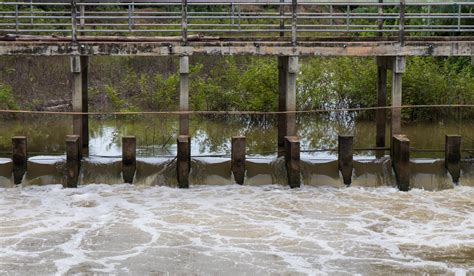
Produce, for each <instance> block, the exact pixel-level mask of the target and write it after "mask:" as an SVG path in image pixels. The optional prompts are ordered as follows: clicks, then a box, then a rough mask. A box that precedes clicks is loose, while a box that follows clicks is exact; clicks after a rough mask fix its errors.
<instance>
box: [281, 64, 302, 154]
mask: <svg viewBox="0 0 474 276" xmlns="http://www.w3.org/2000/svg"><path fill="white" fill-rule="evenodd" d="M297 75H298V57H297V56H282V57H278V81H279V100H278V110H279V111H284V112H286V111H296V78H297ZM295 135H296V114H295V113H283V114H279V115H278V156H283V153H284V150H285V141H284V140H285V139H284V137H285V136H295Z"/></svg>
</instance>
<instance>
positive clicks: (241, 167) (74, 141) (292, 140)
mask: <svg viewBox="0 0 474 276" xmlns="http://www.w3.org/2000/svg"><path fill="white" fill-rule="evenodd" d="M65 142H66V164H65V171H64V172H65V179H64V186H65V187H69V188H75V187H77V184H78V182H79V175H80V169H81V159H82V157H83V156H82V151H81V139H80V137H79V136H78V135H67V136H66V139H65ZM392 144H393V149H392V156H391V160H392V167H393V170H394V172H395V177H396V180H397V185H398V187H399V189H400V190H402V191H408V190H409V188H410V141H409V139H408V138H407V137H406V136H404V135H394V136H393V139H392ZM177 145H178V152H177V161H176V177H177V184H178V187H180V188H188V187H189V182H190V181H189V174H190V171H191V139H190V137H189V136H188V135H180V136H178V139H177ZM231 145H232V146H231V165H230V170H231V172H232V175H233V177H234V180H235V182H236V183H237V184H244V181H245V175H246V167H245V162H246V143H245V137H244V136H235V137H232V143H231ZM283 151H284V152H285V156H284V160H285V167H286V173H287V180H288V185H289V186H290V187H291V188H298V187H300V185H301V164H300V163H301V161H300V142H299V140H298V137H296V136H285V137H284V148H283ZM136 152H137V151H136V138H135V137H134V136H124V137H122V177H123V181H124V182H125V183H133V181H134V178H135V175H136V170H137V159H136ZM12 163H13V170H12V172H13V180H14V183H15V184H21V183H22V180H23V177H24V175H25V173H26V170H27V164H28V153H27V139H26V137H25V136H15V137H13V138H12ZM338 167H339V171H340V174H341V177H342V180H343V183H344V184H346V185H348V186H349V185H351V183H352V175H353V170H354V166H353V136H342V135H340V136H339V137H338ZM445 167H446V170H447V172H448V173H449V174H450V175H451V177H452V179H453V182H454V183H458V182H459V177H460V172H461V136H459V135H446V140H445Z"/></svg>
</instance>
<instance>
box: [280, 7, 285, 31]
mask: <svg viewBox="0 0 474 276" xmlns="http://www.w3.org/2000/svg"><path fill="white" fill-rule="evenodd" d="M279 11H280V36H281V37H283V36H285V19H284V18H283V17H284V16H285V0H280V10H279Z"/></svg>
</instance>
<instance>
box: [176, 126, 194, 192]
mask: <svg viewBox="0 0 474 276" xmlns="http://www.w3.org/2000/svg"><path fill="white" fill-rule="evenodd" d="M190 144H191V143H190V138H189V136H187V135H179V136H178V155H177V178H178V187H179V188H189V171H190V170H191V145H190Z"/></svg>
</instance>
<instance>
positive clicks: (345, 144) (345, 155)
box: [338, 135, 353, 185]
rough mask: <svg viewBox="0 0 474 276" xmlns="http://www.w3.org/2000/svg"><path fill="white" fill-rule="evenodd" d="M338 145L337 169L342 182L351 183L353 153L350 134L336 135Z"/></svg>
mask: <svg viewBox="0 0 474 276" xmlns="http://www.w3.org/2000/svg"><path fill="white" fill-rule="evenodd" d="M338 141H339V146H338V153H339V156H338V160H339V171H340V172H341V174H342V179H343V181H344V184H346V185H350V184H351V183H352V168H353V162H352V159H353V153H352V143H353V137H352V136H342V135H339V137H338Z"/></svg>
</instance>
